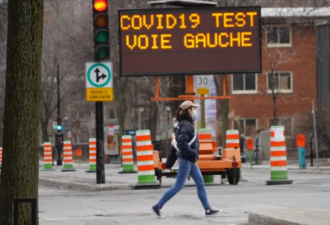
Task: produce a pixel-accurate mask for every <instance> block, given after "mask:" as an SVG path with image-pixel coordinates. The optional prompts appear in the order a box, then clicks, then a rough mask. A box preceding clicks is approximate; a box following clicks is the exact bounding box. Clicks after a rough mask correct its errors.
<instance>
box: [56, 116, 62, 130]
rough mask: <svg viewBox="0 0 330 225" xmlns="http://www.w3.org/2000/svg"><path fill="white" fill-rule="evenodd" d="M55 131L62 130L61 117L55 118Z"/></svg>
mask: <svg viewBox="0 0 330 225" xmlns="http://www.w3.org/2000/svg"><path fill="white" fill-rule="evenodd" d="M56 128H57V130H58V131H61V130H62V119H61V117H59V116H58V117H57V126H56Z"/></svg>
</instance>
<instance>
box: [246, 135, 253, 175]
mask: <svg viewBox="0 0 330 225" xmlns="http://www.w3.org/2000/svg"><path fill="white" fill-rule="evenodd" d="M247 149H248V150H249V155H250V167H251V169H252V152H253V139H252V138H249V139H247Z"/></svg>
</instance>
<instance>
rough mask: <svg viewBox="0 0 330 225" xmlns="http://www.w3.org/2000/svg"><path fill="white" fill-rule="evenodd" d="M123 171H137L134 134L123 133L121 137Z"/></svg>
mask: <svg viewBox="0 0 330 225" xmlns="http://www.w3.org/2000/svg"><path fill="white" fill-rule="evenodd" d="M121 156H122V165H123V168H122V171H121V172H120V173H132V172H134V173H135V170H134V159H133V145H132V136H131V135H123V136H122V139H121Z"/></svg>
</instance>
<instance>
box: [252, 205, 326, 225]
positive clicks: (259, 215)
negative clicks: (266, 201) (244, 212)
mask: <svg viewBox="0 0 330 225" xmlns="http://www.w3.org/2000/svg"><path fill="white" fill-rule="evenodd" d="M248 213H249V221H248V224H249V225H265V224H276V225H316V224H317V225H328V224H329V221H330V213H329V211H325V210H316V209H304V208H287V207H281V208H274V209H271V210H269V209H268V210H261V211H260V210H259V211H258V212H253V211H252V212H248Z"/></svg>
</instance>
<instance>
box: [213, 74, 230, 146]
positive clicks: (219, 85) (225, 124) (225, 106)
mask: <svg viewBox="0 0 330 225" xmlns="http://www.w3.org/2000/svg"><path fill="white" fill-rule="evenodd" d="M216 76H218V75H215V77H214V81H215V86H216V89H217V93H218V96H222V95H223V79H224V77H225V76H226V75H221V76H220V77H216ZM226 81H227V82H226V86H227V88H226V94H227V95H228V77H227V79H226ZM218 104H219V106H220V110H221V122H222V123H221V124H222V125H221V145H222V147H223V148H225V147H226V132H227V130H228V128H229V118H228V114H229V99H220V100H218Z"/></svg>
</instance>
